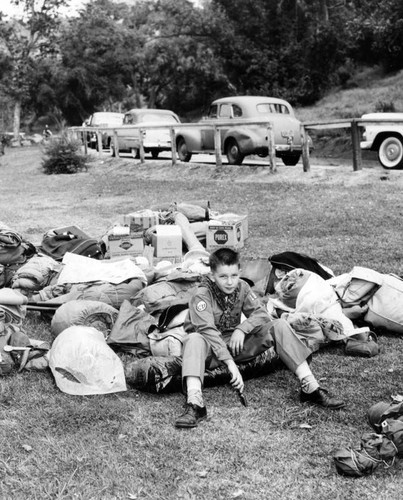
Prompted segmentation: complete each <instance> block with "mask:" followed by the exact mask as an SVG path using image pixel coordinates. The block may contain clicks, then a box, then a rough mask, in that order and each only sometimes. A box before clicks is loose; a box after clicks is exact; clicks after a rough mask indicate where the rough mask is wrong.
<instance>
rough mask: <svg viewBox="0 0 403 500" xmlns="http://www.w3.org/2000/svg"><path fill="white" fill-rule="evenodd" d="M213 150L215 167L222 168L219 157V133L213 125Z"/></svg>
mask: <svg viewBox="0 0 403 500" xmlns="http://www.w3.org/2000/svg"><path fill="white" fill-rule="evenodd" d="M214 149H215V161H216V165H217V167H221V166H222V157H221V133H220V129H219V128H218V127H217V125H214Z"/></svg>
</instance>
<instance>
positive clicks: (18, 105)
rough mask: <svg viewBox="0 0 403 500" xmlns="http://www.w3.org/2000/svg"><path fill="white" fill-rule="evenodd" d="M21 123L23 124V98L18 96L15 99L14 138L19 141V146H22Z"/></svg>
mask: <svg viewBox="0 0 403 500" xmlns="http://www.w3.org/2000/svg"><path fill="white" fill-rule="evenodd" d="M20 124H21V99H19V98H17V99H15V101H14V124H13V134H14V140H15V141H16V142H17V144H18V145H19V146H21V139H20Z"/></svg>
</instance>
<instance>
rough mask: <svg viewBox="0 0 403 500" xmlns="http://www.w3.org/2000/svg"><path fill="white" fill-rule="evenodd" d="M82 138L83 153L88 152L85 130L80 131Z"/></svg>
mask: <svg viewBox="0 0 403 500" xmlns="http://www.w3.org/2000/svg"><path fill="white" fill-rule="evenodd" d="M81 137H82V139H83V144H84V154H85V155H87V154H88V140H87V137H88V136H87V131H85V132H83V133H82V136H81Z"/></svg>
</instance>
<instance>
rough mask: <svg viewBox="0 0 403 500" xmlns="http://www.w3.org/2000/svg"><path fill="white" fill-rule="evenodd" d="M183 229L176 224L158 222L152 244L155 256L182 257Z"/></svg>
mask: <svg viewBox="0 0 403 500" xmlns="http://www.w3.org/2000/svg"><path fill="white" fill-rule="evenodd" d="M182 243H183V241H182V231H181V228H180V227H179V226H177V225H175V224H169V225H162V224H158V225H157V226H156V228H155V234H153V235H152V241H151V244H152V246H153V247H154V255H155V257H158V258H160V257H182Z"/></svg>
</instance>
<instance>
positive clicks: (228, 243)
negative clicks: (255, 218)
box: [206, 221, 244, 251]
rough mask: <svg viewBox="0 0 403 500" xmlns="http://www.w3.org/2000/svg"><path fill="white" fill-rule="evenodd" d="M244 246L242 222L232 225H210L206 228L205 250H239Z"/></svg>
mask: <svg viewBox="0 0 403 500" xmlns="http://www.w3.org/2000/svg"><path fill="white" fill-rule="evenodd" d="M243 246H244V237H243V231H242V222H241V221H239V222H236V223H233V224H217V223H212V224H209V225H208V227H207V238H206V249H207V250H208V251H212V250H217V249H218V248H222V247H229V248H233V249H234V250H239V249H240V248H243Z"/></svg>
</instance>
